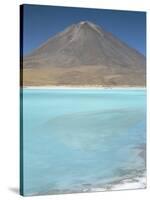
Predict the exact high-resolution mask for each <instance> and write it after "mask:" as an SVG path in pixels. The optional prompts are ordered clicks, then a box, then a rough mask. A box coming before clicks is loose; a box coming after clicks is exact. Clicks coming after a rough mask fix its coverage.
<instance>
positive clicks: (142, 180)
mask: <svg viewBox="0 0 150 200" xmlns="http://www.w3.org/2000/svg"><path fill="white" fill-rule="evenodd" d="M146 182H147V181H146V175H144V176H142V177H137V178H135V179H134V180H131V179H125V180H123V181H120V182H119V183H117V184H114V185H110V186H109V185H108V187H106V188H99V187H97V188H92V189H91V191H92V192H102V191H117V190H135V189H145V188H146Z"/></svg>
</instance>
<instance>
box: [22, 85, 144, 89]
mask: <svg viewBox="0 0 150 200" xmlns="http://www.w3.org/2000/svg"><path fill="white" fill-rule="evenodd" d="M22 89H54V90H56V89H108V90H110V89H115V90H116V89H125V90H130V89H131V90H141V89H146V87H140V86H139V87H131V86H119V87H103V86H65V85H64V86H49V85H47V86H24V87H22Z"/></svg>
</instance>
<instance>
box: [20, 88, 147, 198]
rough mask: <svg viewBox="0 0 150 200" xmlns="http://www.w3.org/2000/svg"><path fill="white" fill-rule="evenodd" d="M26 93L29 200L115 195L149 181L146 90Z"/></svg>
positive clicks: (25, 152) (26, 184)
mask: <svg viewBox="0 0 150 200" xmlns="http://www.w3.org/2000/svg"><path fill="white" fill-rule="evenodd" d="M22 92H23V97H22V98H23V145H24V146H23V147H24V148H23V161H24V163H23V168H24V174H23V178H24V180H23V182H24V195H41V194H59V193H72V192H87V191H89V192H90V191H97V190H98V189H97V188H99V190H101V189H107V190H109V189H110V190H111V189H113V185H116V184H118V183H121V182H122V181H124V180H128V181H129V182H132V181H136V182H138V180H139V179H136V178H139V177H143V176H144V173H145V144H146V90H145V89H138V90H135V89H129V90H128V89H123V90H121V89H23V90H22ZM21 134H22V133H21ZM139 187H140V186H139ZM123 189H124V188H123ZM127 189H132V186H131V187H130V186H129V188H127Z"/></svg>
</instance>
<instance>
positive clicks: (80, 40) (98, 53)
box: [21, 21, 146, 87]
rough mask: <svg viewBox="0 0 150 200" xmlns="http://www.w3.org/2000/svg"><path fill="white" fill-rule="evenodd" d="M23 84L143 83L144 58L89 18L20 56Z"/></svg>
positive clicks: (101, 84)
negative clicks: (21, 58) (22, 57)
mask: <svg viewBox="0 0 150 200" xmlns="http://www.w3.org/2000/svg"><path fill="white" fill-rule="evenodd" d="M21 67H22V66H21ZM22 69H23V85H24V86H44V85H49V86H51V85H52V86H53V85H55V86H61V85H68V86H106V87H107V86H108V87H113V86H116V87H119V86H131V87H133V86H145V82H146V59H145V57H144V56H143V55H142V54H140V53H139V52H138V51H137V50H135V49H133V48H131V47H129V46H128V45H127V44H125V43H124V42H122V41H120V40H119V39H118V38H116V37H115V36H113V35H112V34H111V33H109V32H107V31H105V30H104V29H103V28H101V27H100V26H97V25H95V24H93V23H91V22H89V21H82V22H80V23H78V24H73V25H71V26H69V27H68V28H66V29H65V30H64V31H63V32H60V33H58V34H57V35H55V36H54V37H52V38H50V39H49V40H48V41H47V42H45V43H44V44H42V45H41V46H40V47H39V48H37V49H35V50H34V51H33V52H32V53H31V54H29V55H27V56H25V57H24V59H23V67H22Z"/></svg>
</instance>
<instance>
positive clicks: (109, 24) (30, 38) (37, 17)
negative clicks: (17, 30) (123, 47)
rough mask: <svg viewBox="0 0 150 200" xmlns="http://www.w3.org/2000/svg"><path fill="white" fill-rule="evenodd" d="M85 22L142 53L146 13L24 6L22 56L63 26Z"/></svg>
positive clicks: (144, 45) (144, 50) (144, 47)
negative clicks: (98, 26)
mask: <svg viewBox="0 0 150 200" xmlns="http://www.w3.org/2000/svg"><path fill="white" fill-rule="evenodd" d="M84 20H88V21H91V22H93V23H95V24H98V25H100V26H102V27H103V28H104V29H105V30H106V31H109V32H111V33H113V34H114V35H115V36H117V37H118V38H119V39H121V40H122V41H124V42H126V43H127V44H128V45H129V46H131V47H133V48H135V49H137V50H138V51H139V52H141V53H142V54H144V55H145V54H146V13H145V12H135V11H117V10H104V9H87V8H70V7H56V6H41V5H24V20H23V30H24V31H23V36H24V40H23V44H24V45H23V51H24V55H26V54H28V53H30V52H32V51H33V49H35V48H37V47H39V46H40V45H41V44H42V43H43V42H45V41H46V40H47V39H49V38H50V37H52V36H53V35H55V34H56V33H58V32H60V31H63V30H64V29H65V28H66V27H67V26H70V25H71V24H73V23H78V22H80V21H84Z"/></svg>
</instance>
